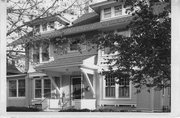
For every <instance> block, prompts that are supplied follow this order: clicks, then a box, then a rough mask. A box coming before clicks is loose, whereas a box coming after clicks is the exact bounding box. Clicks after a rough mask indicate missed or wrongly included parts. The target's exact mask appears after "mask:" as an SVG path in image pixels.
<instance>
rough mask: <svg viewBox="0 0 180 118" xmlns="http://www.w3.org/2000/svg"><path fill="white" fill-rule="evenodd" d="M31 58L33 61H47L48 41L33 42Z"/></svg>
mask: <svg viewBox="0 0 180 118" xmlns="http://www.w3.org/2000/svg"><path fill="white" fill-rule="evenodd" d="M32 58H33V62H34V63H41V62H45V61H49V43H47V42H43V43H42V45H40V43H34V44H33V51H32Z"/></svg>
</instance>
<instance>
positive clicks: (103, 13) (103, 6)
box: [91, 0, 128, 21]
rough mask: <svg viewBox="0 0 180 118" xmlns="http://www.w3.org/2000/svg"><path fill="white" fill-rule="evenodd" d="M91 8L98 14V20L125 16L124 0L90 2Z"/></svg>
mask: <svg viewBox="0 0 180 118" xmlns="http://www.w3.org/2000/svg"><path fill="white" fill-rule="evenodd" d="M91 8H92V9H93V10H94V11H95V12H96V13H98V14H99V15H100V21H107V20H112V19H116V18H120V17H124V16H127V15H128V14H127V13H126V8H124V0H119V1H118V2H117V0H108V1H103V2H99V3H96V4H92V5H91Z"/></svg>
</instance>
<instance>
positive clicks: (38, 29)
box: [34, 25, 40, 34]
mask: <svg viewBox="0 0 180 118" xmlns="http://www.w3.org/2000/svg"><path fill="white" fill-rule="evenodd" d="M39 32H40V25H35V27H34V33H35V34H38V33H39Z"/></svg>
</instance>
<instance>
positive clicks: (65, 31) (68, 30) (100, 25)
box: [11, 16, 133, 45]
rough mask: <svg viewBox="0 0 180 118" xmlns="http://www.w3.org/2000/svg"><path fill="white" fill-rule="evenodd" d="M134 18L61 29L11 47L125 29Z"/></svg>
mask: <svg viewBox="0 0 180 118" xmlns="http://www.w3.org/2000/svg"><path fill="white" fill-rule="evenodd" d="M132 18H133V16H127V17H122V18H118V19H113V20H108V21H103V22H95V23H91V24H87V25H81V26H75V27H68V28H64V29H59V30H56V31H51V32H48V33H46V34H41V35H39V36H38V37H37V36H34V37H22V38H20V39H18V40H16V41H14V42H12V43H11V45H19V44H22V43H24V42H26V41H29V40H40V39H51V38H56V37H60V36H68V35H73V34H78V33H85V32H90V31H95V30H100V29H105V28H109V27H114V26H119V28H120V29H121V28H122V29H124V28H125V27H126V26H127V24H129V23H130V21H131V20H132ZM25 40H26V41H25Z"/></svg>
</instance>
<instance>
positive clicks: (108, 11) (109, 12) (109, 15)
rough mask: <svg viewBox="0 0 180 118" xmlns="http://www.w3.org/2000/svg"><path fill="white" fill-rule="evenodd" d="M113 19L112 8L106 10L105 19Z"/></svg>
mask: <svg viewBox="0 0 180 118" xmlns="http://www.w3.org/2000/svg"><path fill="white" fill-rule="evenodd" d="M110 17H111V7H110V8H105V9H104V18H110Z"/></svg>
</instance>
